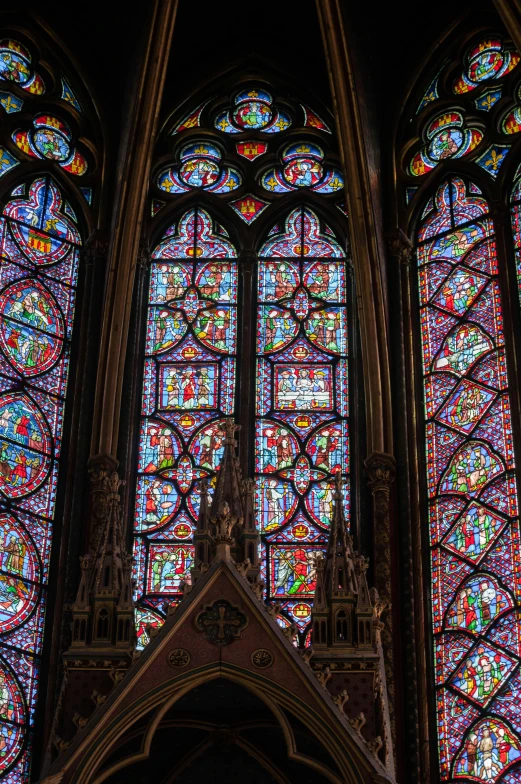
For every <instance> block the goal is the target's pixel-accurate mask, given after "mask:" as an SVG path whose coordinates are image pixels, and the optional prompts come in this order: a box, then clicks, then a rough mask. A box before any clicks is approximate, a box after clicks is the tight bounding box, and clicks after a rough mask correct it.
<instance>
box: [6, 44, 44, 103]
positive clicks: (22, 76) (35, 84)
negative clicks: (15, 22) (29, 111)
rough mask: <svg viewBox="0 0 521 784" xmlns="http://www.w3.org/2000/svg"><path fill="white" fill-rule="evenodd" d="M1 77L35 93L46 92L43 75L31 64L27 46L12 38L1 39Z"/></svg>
mask: <svg viewBox="0 0 521 784" xmlns="http://www.w3.org/2000/svg"><path fill="white" fill-rule="evenodd" d="M0 79H6V80H8V81H10V82H14V83H15V84H17V85H18V86H19V87H22V88H23V89H24V90H27V91H28V92H30V93H33V95H42V93H44V92H45V85H44V83H43V80H42V78H41V76H39V75H38V74H37V73H35V72H34V69H33V67H32V65H31V55H30V54H29V52H28V51H27V49H26V48H25V46H22V44H21V43H19V42H18V41H13V40H12V39H4V40H3V41H0Z"/></svg>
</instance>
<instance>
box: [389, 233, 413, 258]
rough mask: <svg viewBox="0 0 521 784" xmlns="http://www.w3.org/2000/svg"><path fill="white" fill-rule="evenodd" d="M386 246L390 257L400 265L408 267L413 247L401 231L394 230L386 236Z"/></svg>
mask: <svg viewBox="0 0 521 784" xmlns="http://www.w3.org/2000/svg"><path fill="white" fill-rule="evenodd" d="M387 245H388V246H389V250H390V252H391V256H393V258H395V259H396V260H397V261H398V262H399V263H400V264H404V265H405V266H409V265H410V263H411V259H412V257H413V253H414V246H413V244H412V242H411V241H410V239H409V238H408V236H407V235H406V234H405V233H404V232H403V231H402V230H401V229H395V230H394V231H392V232H389V234H388V235H387Z"/></svg>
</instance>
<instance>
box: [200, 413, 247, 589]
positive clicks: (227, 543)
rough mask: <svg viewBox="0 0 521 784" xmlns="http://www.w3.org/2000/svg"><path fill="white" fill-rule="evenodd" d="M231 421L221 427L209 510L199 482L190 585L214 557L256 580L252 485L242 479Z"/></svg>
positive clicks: (204, 489) (205, 486)
mask: <svg viewBox="0 0 521 784" xmlns="http://www.w3.org/2000/svg"><path fill="white" fill-rule="evenodd" d="M239 427H240V426H239V425H236V424H235V423H234V421H233V419H226V420H225V422H224V424H223V430H224V434H225V442H224V453H223V458H222V461H221V465H220V468H219V472H218V473H217V477H216V483H215V491H214V494H213V499H212V505H211V508H210V509H208V484H207V482H201V483H200V485H199V486H200V493H201V504H200V507H199V517H198V520H197V529H196V533H195V566H194V568H193V569H192V582H196V581H197V580H198V579H199V577H200V576H201V574H203V573H204V572H205V571H206V569H207V568H208V566H209V565H210V563H211V562H212V561H213V560H214V558H215V557H216V556H217V557H219V558H231V559H232V560H234V561H235V562H236V563H240V564H241V569H243V572H244V575H245V577H247V578H248V579H250V580H251V581H253V582H256V581H257V578H258V575H259V571H260V565H259V533H258V531H257V526H256V523H255V512H254V504H253V493H254V483H253V480H251V479H245V480H243V479H242V477H241V470H240V467H239V462H238V460H237V457H236V454H235V450H236V447H237V441H236V440H235V433H236V431H237V430H239Z"/></svg>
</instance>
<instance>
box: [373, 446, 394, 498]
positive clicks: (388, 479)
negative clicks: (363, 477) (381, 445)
mask: <svg viewBox="0 0 521 784" xmlns="http://www.w3.org/2000/svg"><path fill="white" fill-rule="evenodd" d="M365 467H366V470H367V474H368V476H369V487H370V488H371V490H372V491H373V494H376V493H378V492H382V493H387V495H389V494H390V492H391V485H392V483H393V482H394V478H395V473H396V462H395V459H394V457H393V456H392V455H388V454H386V453H385V452H373V453H372V454H370V455H369V457H368V458H367V460H366V461H365Z"/></svg>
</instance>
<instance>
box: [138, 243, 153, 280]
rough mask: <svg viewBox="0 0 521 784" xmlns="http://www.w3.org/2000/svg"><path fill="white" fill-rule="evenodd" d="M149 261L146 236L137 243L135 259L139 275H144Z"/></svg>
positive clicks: (148, 247) (148, 246)
mask: <svg viewBox="0 0 521 784" xmlns="http://www.w3.org/2000/svg"><path fill="white" fill-rule="evenodd" d="M149 262H150V245H149V242H148V238H146V237H145V238H143V239H142V240H141V242H140V243H139V248H138V252H137V259H136V265H137V269H138V271H139V273H140V274H141V275H144V274H145V273H146V271H147V269H148V264H149Z"/></svg>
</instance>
